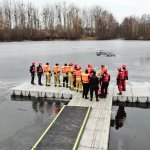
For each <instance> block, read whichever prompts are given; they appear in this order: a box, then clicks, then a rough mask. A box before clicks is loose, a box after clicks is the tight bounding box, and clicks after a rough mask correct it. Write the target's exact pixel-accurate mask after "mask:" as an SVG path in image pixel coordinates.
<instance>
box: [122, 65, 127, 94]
mask: <svg viewBox="0 0 150 150" xmlns="http://www.w3.org/2000/svg"><path fill="white" fill-rule="evenodd" d="M122 73H123V74H124V80H123V81H122V90H123V91H126V80H128V70H127V69H126V65H125V64H124V65H122Z"/></svg>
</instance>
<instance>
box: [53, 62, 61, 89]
mask: <svg viewBox="0 0 150 150" xmlns="http://www.w3.org/2000/svg"><path fill="white" fill-rule="evenodd" d="M53 73H54V84H55V86H57V85H58V86H59V87H61V85H60V68H59V64H56V65H55V66H53Z"/></svg>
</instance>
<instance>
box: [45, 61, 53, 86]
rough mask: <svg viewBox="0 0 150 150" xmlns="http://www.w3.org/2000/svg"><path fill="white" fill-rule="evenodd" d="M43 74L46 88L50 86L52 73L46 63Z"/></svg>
mask: <svg viewBox="0 0 150 150" xmlns="http://www.w3.org/2000/svg"><path fill="white" fill-rule="evenodd" d="M44 72H45V76H46V86H50V85H51V76H52V73H51V69H50V66H49V63H46V65H44Z"/></svg>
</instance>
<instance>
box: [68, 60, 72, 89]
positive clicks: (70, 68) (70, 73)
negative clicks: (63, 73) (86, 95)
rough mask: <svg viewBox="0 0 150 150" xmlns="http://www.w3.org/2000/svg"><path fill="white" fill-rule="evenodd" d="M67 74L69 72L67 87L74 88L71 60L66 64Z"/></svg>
mask: <svg viewBox="0 0 150 150" xmlns="http://www.w3.org/2000/svg"><path fill="white" fill-rule="evenodd" d="M67 70H68V74H69V87H70V89H71V90H73V89H74V85H73V82H74V75H73V62H70V63H69V66H67Z"/></svg>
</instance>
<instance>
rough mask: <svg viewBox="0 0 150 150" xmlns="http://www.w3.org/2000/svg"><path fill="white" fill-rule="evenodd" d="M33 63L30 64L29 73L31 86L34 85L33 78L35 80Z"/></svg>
mask: <svg viewBox="0 0 150 150" xmlns="http://www.w3.org/2000/svg"><path fill="white" fill-rule="evenodd" d="M35 71H36V70H35V62H32V65H31V66H30V73H31V84H35V83H34V78H35Z"/></svg>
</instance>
